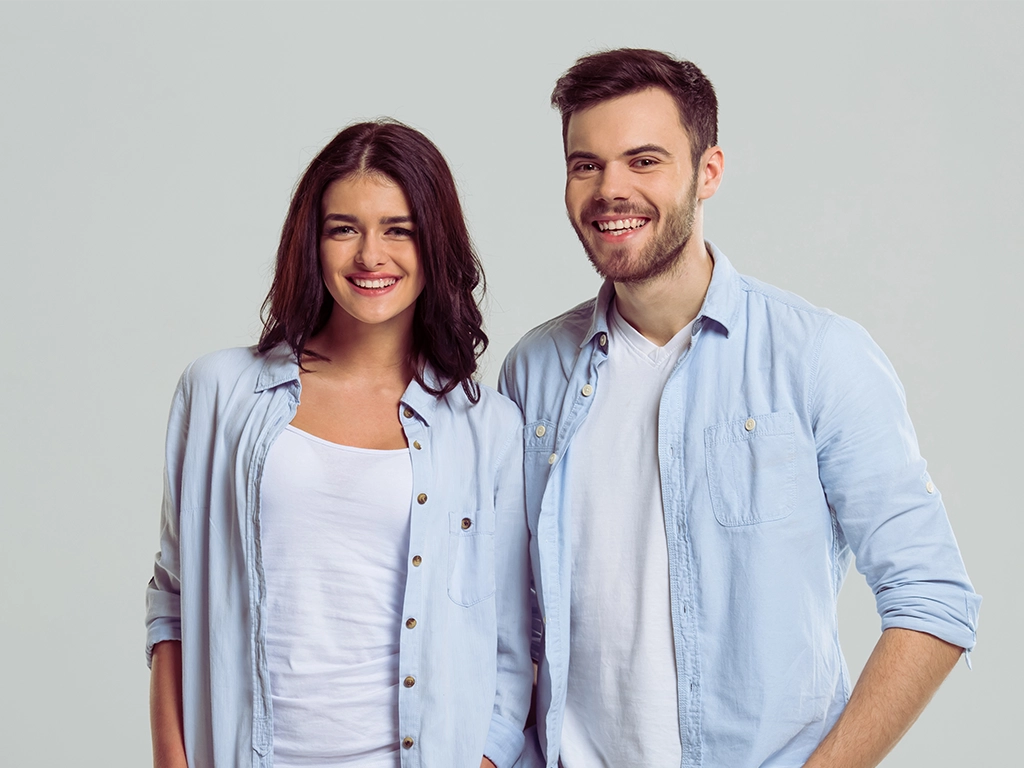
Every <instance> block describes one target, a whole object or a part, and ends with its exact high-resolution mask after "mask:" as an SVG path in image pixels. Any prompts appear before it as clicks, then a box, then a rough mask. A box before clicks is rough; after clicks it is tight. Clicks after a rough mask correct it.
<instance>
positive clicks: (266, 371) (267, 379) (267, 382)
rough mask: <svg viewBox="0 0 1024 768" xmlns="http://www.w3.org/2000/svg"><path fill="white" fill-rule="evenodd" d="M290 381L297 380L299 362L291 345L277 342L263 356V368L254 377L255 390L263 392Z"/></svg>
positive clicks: (296, 381)
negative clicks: (255, 377)
mask: <svg viewBox="0 0 1024 768" xmlns="http://www.w3.org/2000/svg"><path fill="white" fill-rule="evenodd" d="M253 350H254V351H255V347H254V348H253ZM292 382H295V383H296V384H297V383H298V382H299V364H298V363H297V362H296V361H295V354H294V353H293V352H292V348H291V347H289V346H288V345H287V344H278V345H277V346H276V347H274V348H272V349H271V350H270V351H269V352H267V353H266V354H265V355H264V356H263V368H261V369H260V375H259V376H258V377H257V379H256V389H255V391H256V392H263V391H265V390H268V389H273V388H274V387H279V386H281V385H282V384H290V383H292Z"/></svg>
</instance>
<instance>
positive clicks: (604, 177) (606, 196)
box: [595, 163, 633, 202]
mask: <svg viewBox="0 0 1024 768" xmlns="http://www.w3.org/2000/svg"><path fill="white" fill-rule="evenodd" d="M632 191H633V188H632V184H631V180H630V177H629V169H627V168H625V167H623V166H621V165H619V164H618V163H609V164H608V165H606V166H605V167H604V169H603V170H602V171H601V178H600V180H599V181H598V185H597V194H596V195H595V197H596V198H597V199H598V200H604V201H606V202H612V201H613V200H628V199H629V196H630V194H632Z"/></svg>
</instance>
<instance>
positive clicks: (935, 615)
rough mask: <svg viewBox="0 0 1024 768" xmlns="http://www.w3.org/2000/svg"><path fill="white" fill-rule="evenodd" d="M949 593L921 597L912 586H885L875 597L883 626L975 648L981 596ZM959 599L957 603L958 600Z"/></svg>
mask: <svg viewBox="0 0 1024 768" xmlns="http://www.w3.org/2000/svg"><path fill="white" fill-rule="evenodd" d="M961 594H962V597H956V598H954V597H953V596H951V595H943V596H942V599H940V598H939V596H937V595H935V596H929V597H926V596H923V595H922V594H920V589H915V588H914V587H913V586H912V585H907V586H904V587H899V588H895V589H888V590H885V591H884V592H882V593H880V594H879V595H878V597H877V604H878V613H879V615H880V616H881V617H882V629H883V630H885V629H889V628H891V627H899V628H901V629H912V630H915V631H917V632H926V633H927V634H929V635H933V636H935V637H937V638H939V639H940V640H945V641H946V642H947V643H951V644H952V645H957V646H960V647H961V648H963V649H964V650H965V651H971V650H973V649H974V643H975V640H976V634H977V624H978V608H979V607H980V606H981V596H980V595H978V594H976V593H974V592H963V593H961ZM959 601H962V602H960V604H959V605H958V604H957V603H958V602H959Z"/></svg>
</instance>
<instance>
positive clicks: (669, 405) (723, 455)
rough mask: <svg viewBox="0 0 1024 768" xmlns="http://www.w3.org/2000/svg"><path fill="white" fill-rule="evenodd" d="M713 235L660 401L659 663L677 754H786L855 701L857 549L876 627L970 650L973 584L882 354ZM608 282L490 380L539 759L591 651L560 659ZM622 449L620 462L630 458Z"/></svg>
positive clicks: (537, 333)
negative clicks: (739, 266) (528, 636)
mask: <svg viewBox="0 0 1024 768" xmlns="http://www.w3.org/2000/svg"><path fill="white" fill-rule="evenodd" d="M708 247H709V248H710V250H711V253H712V255H713V257H714V272H713V276H712V279H711V284H710V286H709V288H708V292H707V296H706V297H705V300H704V304H703V306H702V307H701V310H700V313H699V314H698V315H697V317H696V319H695V321H694V323H693V329H692V336H691V346H690V349H689V350H688V351H687V352H685V353H684V354H683V356H682V358H681V359H680V360H679V362H678V363H677V365H676V367H675V369H674V370H673V372H672V374H671V376H670V378H669V381H668V383H667V384H666V386H665V389H664V392H663V394H662V397H661V402H660V407H659V416H658V462H659V469H660V473H661V486H662V497H663V503H664V512H665V526H666V530H667V532H668V555H669V573H668V578H669V585H670V595H671V613H672V631H673V637H674V642H675V657H676V658H675V661H676V664H675V669H674V670H672V669H667V670H665V674H668V675H671V674H674V675H675V676H676V680H677V690H678V703H679V732H680V737H681V739H682V743H683V761H682V765H683V766H684V767H686V768H690V767H694V768H696V766H705V767H706V768H754V767H755V766H764V767H765V768H767V767H768V766H771V767H772V768H783V767H784V768H795V767H796V766H801V765H803V763H804V761H805V760H806V758H807V757H808V755H810V753H811V752H812V751H813V750H814V748H815V747H816V746H817V745H818V743H819V742H820V741H821V739H822V738H823V737H824V736H825V734H826V733H827V732H828V731H829V729H830V728H831V727H832V725H833V724H834V723H835V721H836V719H837V718H838V716H839V714H840V712H841V711H842V709H843V707H844V706H845V704H846V702H847V700H848V698H849V695H850V688H851V686H850V680H849V676H848V673H847V670H846V664H845V661H844V660H843V656H842V653H841V651H840V648H839V635H838V627H837V622H836V597H837V595H838V593H839V588H840V586H841V585H842V583H843V579H844V578H845V576H846V572H847V569H848V567H849V565H850V561H851V558H852V557H856V566H857V569H858V570H859V571H860V572H861V573H863V574H864V576H865V577H866V579H867V582H868V584H869V586H870V587H871V589H872V590H873V592H874V594H875V599H876V603H877V608H878V612H879V614H880V616H881V619H882V628H883V629H886V628H889V627H903V628H906V629H912V630H918V631H921V632H927V633H929V634H932V635H934V636H936V637H939V638H941V639H943V640H946V641H947V642H950V643H953V644H954V645H958V646H961V647H963V648H966V649H970V648H972V647H973V646H974V640H975V626H976V622H977V614H978V607H979V604H980V602H981V599H980V598H979V597H978V595H976V594H975V592H974V589H973V588H972V586H971V583H970V581H969V580H968V578H967V574H966V572H965V570H964V565H963V561H962V560H961V557H960V552H959V550H958V548H957V545H956V541H955V540H954V538H953V533H952V531H951V530H950V526H949V522H948V520H947V517H946V512H945V509H944V507H943V505H942V499H941V495H940V493H939V491H938V489H937V488H936V487H935V485H934V484H933V482H932V480H931V478H930V477H929V476H928V473H927V471H926V469H925V461H924V459H922V458H921V455H920V454H919V452H918V446H917V438H916V436H915V434H914V428H913V426H912V425H911V423H910V418H909V416H908V415H907V410H906V405H905V401H904V393H903V388H902V386H901V384H900V382H899V380H898V379H897V377H896V374H895V372H894V371H893V369H892V366H891V365H890V364H889V361H888V360H887V359H886V358H885V355H884V354H882V352H881V350H880V349H879V348H878V347H877V346H876V345H875V343H874V342H873V341H872V340H871V338H870V337H869V336H868V334H867V333H866V332H865V331H864V330H863V329H862V328H861V327H860V326H858V325H857V324H855V323H853V322H851V321H849V320H847V319H845V318H842V317H839V316H838V315H835V314H833V313H832V312H829V311H828V310H823V309H818V308H817V307H814V306H811V305H810V304H808V303H807V302H805V301H803V300H802V299H800V298H799V297H797V296H794V295H793V294H790V293H786V292H784V291H780V290H778V289H776V288H773V287H771V286H769V285H765V284H764V283H761V282H758V281H757V280H753V279H751V278H748V277H744V276H742V275H739V274H738V273H737V272H736V270H735V269H734V268H733V266H732V265H731V264H730V263H729V261H728V260H727V259H726V258H725V256H724V255H723V254H722V253H721V252H720V251H719V250H718V249H716V248H715V247H714V246H712V245H710V244H708ZM613 295H614V286H613V285H612V284H611V283H606V284H605V285H604V287H603V288H602V289H601V291H600V293H599V295H598V297H597V299H596V300H592V301H589V302H586V303H585V304H581V305H580V306H578V307H576V308H575V309H573V310H570V311H569V312H567V313H565V314H564V315H561V316H559V317H557V318H555V319H553V320H551V321H549V322H547V323H545V324H544V325H542V326H540V327H538V328H536V329H535V330H533V331H531V332H530V333H528V334H527V335H526V336H525V337H524V338H523V339H522V340H521V341H520V342H519V344H518V345H517V346H516V347H515V348H514V349H513V350H512V352H510V353H509V355H508V358H507V359H506V361H505V365H504V367H503V369H502V373H501V377H500V381H499V389H500V390H501V391H503V392H505V393H507V394H508V395H509V396H510V397H511V398H512V399H513V400H514V401H516V402H517V403H518V404H519V405H520V407H521V408H522V409H523V412H524V415H525V417H526V434H525V441H526V445H525V448H526V454H525V462H526V495H527V511H528V519H529V525H530V532H531V534H532V537H533V538H532V541H531V543H530V548H531V555H532V560H533V577H534V582H535V588H536V592H537V605H538V607H539V616H540V622H538V623H537V625H536V626H535V633H536V635H537V641H538V647H537V650H538V651H539V650H540V649H541V648H542V653H541V654H540V669H539V677H538V681H537V723H538V727H537V737H538V739H537V740H534V743H533V751H534V753H535V755H534V759H533V762H537V763H541V764H545V765H547V766H551V767H553V766H556V765H557V758H558V751H559V739H560V733H561V727H562V719H563V715H564V711H565V700H566V681H567V672H568V667H569V664H570V663H571V664H589V663H593V660H592V659H586V658H583V659H570V658H569V633H570V630H571V628H570V626H569V614H570V594H571V587H570V576H571V572H572V557H573V553H572V551H571V542H572V536H571V532H572V525H571V521H570V516H571V515H586V510H585V509H579V508H576V507H574V505H573V500H572V498H571V496H570V489H571V486H572V483H571V480H570V478H571V477H572V476H573V473H580V472H582V473H584V475H585V473H586V471H587V469H586V467H580V466H576V465H575V464H574V456H573V437H574V435H575V434H576V433H577V430H578V429H579V426H580V424H582V423H583V421H584V419H586V417H587V412H588V411H589V409H590V406H591V404H592V403H593V401H594V398H595V397H597V396H600V391H601V367H602V365H604V363H605V360H606V358H607V353H608V328H607V319H606V318H607V310H608V305H609V302H610V300H611V299H612V297H613ZM621 427H622V429H624V430H626V429H629V428H630V425H629V424H627V423H624V424H622V425H621ZM606 449H607V450H609V451H614V450H615V446H614V445H608V446H607V447H606ZM633 460H634V458H633V457H630V456H623V457H622V472H623V473H626V472H629V471H630V462H631V461H633ZM623 514H629V510H623ZM667 607H668V606H666V608H667ZM594 727H596V728H600V727H601V726H600V724H594ZM538 746H539V747H540V749H541V750H542V751H543V753H544V757H543V758H542V757H541V756H540V755H539V754H536V749H537V747H538ZM529 749H530V745H529V744H528V750H529ZM523 762H524V763H531V760H530V759H529V758H528V757H524V761H523Z"/></svg>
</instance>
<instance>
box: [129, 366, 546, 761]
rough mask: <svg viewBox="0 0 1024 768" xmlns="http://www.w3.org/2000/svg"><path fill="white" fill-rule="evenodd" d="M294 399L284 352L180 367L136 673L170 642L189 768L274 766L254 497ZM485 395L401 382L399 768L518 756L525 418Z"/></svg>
mask: <svg viewBox="0 0 1024 768" xmlns="http://www.w3.org/2000/svg"><path fill="white" fill-rule="evenodd" d="M427 373H428V376H429V374H430V372H429V371H428V372H427ZM430 380H432V379H430ZM300 390H301V388H300V383H299V369H298V366H297V365H296V363H295V360H294V359H293V358H292V357H291V355H290V352H289V350H287V349H281V348H278V349H275V350H273V351H271V352H270V353H269V354H267V355H258V354H257V353H256V352H255V350H254V349H251V348H239V349H230V350H224V351H221V352H216V353H213V354H211V355H207V356H205V357H202V358H200V359H199V360H197V361H195V362H194V363H192V364H191V365H190V366H189V367H188V368H187V369H186V371H185V373H184V374H183V375H182V377H181V380H180V381H179V383H178V387H177V389H176V391H175V394H174V399H173V402H172V406H171V414H170V421H169V426H168V430H167V456H166V477H165V492H164V500H163V509H162V515H161V535H160V551H159V553H158V554H157V558H156V567H155V573H154V576H153V579H152V580H151V581H150V584H149V588H148V590H147V593H146V602H147V617H146V625H147V635H148V637H147V642H148V645H147V657H148V658H151V655H152V648H153V645H154V644H156V643H159V642H161V641H164V640H180V641H181V643H182V656H183V668H184V672H183V678H184V681H183V682H184V695H183V698H184V717H185V745H186V750H187V755H188V758H189V765H192V766H197V767H198V768H209V767H210V766H217V768H222V767H227V766H247V767H249V766H251V767H255V766H271V765H272V764H273V754H272V752H273V712H272V706H271V692H270V690H269V682H268V681H269V675H268V671H267V654H266V642H265V638H266V625H265V621H266V617H265V583H264V577H263V569H262V561H261V554H260V553H261V548H260V514H259V498H260V493H259V490H260V477H261V473H262V469H263V461H264V459H265V457H266V455H267V451H268V450H269V448H270V446H271V444H272V443H273V442H274V440H275V439H276V438H277V436H278V435H279V434H280V433H281V431H282V430H283V429H284V427H285V425H287V424H288V423H289V422H290V421H291V420H292V418H293V417H294V415H295V410H296V406H297V405H298V402H299V397H300ZM481 390H482V392H481V399H480V402H479V403H477V404H475V405H474V404H472V403H470V401H469V400H468V398H467V397H466V396H465V394H464V393H463V391H462V389H461V387H459V388H456V389H455V390H454V391H452V392H451V393H449V394H448V395H447V396H445V397H441V398H437V397H434V396H433V395H430V394H429V393H427V392H426V391H425V390H424V389H423V388H422V387H420V386H419V385H418V384H417V383H416V382H415V381H413V382H412V383H411V384H410V385H409V388H408V389H407V390H406V392H405V395H404V396H403V398H402V402H401V406H400V409H399V411H400V412H399V418H400V420H401V423H402V426H403V428H404V430H405V434H406V437H407V438H408V442H409V446H410V451H409V452H410V456H411V461H412V471H413V498H412V500H411V502H410V503H411V508H412V515H411V523H410V526H411V528H410V551H409V558H410V560H409V567H408V576H407V580H406V585H405V601H404V617H403V622H406V621H407V620H408V619H412V618H414V619H415V620H416V621H415V622H409V623H403V627H402V629H401V642H400V676H401V679H402V680H405V678H406V677H407V676H408V677H411V678H413V679H414V680H415V683H414V684H413V685H411V686H408V685H405V684H403V685H399V686H398V694H397V695H398V697H399V707H398V710H399V727H400V731H399V733H400V734H401V736H402V738H403V746H402V747H401V749H400V750H399V752H400V756H401V764H402V765H403V766H409V767H410V768H411V767H412V766H417V767H426V768H433V767H434V766H459V767H460V768H462V767H463V766H465V767H466V768H478V766H479V765H480V758H481V756H483V755H485V754H486V755H487V756H488V757H490V758H491V759H492V760H493V761H494V762H495V763H496V764H497V765H498V766H499V768H506V767H507V766H509V765H511V764H512V763H513V762H515V760H516V759H517V758H518V757H519V754H520V750H521V749H522V746H523V733H522V728H523V722H524V721H525V719H526V715H527V712H528V711H529V705H530V691H531V687H532V682H533V668H532V663H531V660H530V569H529V563H528V544H527V536H528V533H527V524H526V512H525V504H524V498H523V438H522V416H521V415H520V413H519V411H518V409H517V408H516V407H515V406H514V405H513V404H512V403H510V402H509V401H508V400H507V399H505V398H504V397H502V396H500V395H498V394H497V393H496V392H494V391H493V390H491V389H488V388H486V387H481ZM299 513H301V510H296V514H299ZM464 519H468V520H469V521H470V523H471V524H470V526H469V527H468V529H467V526H466V525H465V524H464V523H463V520H464ZM410 624H411V625H412V626H410ZM410 739H411V742H410V741H409V740H410Z"/></svg>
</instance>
